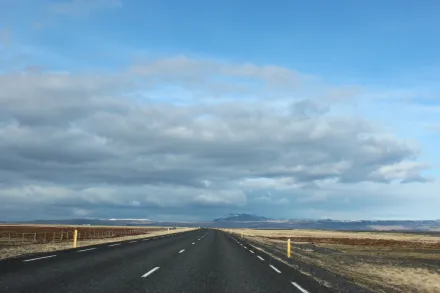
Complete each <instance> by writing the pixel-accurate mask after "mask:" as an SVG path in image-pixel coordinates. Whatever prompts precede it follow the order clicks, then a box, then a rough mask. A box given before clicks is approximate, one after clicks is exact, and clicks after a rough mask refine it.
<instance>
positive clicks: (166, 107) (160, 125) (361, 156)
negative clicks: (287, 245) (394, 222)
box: [0, 57, 427, 218]
mask: <svg viewBox="0 0 440 293" xmlns="http://www.w3.org/2000/svg"><path fill="white" fill-rule="evenodd" d="M151 64H152V65H149V66H147V67H144V66H141V67H137V69H136V67H133V68H132V70H131V71H130V72H121V73H119V74H101V75H74V74H69V73H64V74H60V73H50V72H44V71H39V72H35V71H26V72H22V73H6V74H1V75H0V88H2V91H1V92H0V203H2V204H3V207H4V208H3V209H0V212H5V213H8V210H10V211H11V210H14V211H21V212H25V211H26V209H27V208H26V207H25V206H30V205H33V206H34V207H35V211H39V212H43V211H45V212H47V213H49V214H50V215H52V216H53V217H59V216H60V210H64V211H65V214H71V215H80V214H81V213H83V214H87V215H99V216H106V215H107V216H115V213H117V214H121V216H129V215H130V214H131V213H134V211H136V213H138V214H141V213H148V214H146V215H145V214H142V216H146V217H150V216H151V215H153V218H154V216H155V215H156V217H157V218H160V217H163V218H169V217H170V213H171V212H173V213H174V214H175V215H179V214H180V216H182V208H183V207H187V208H188V209H189V210H191V211H197V212H198V214H199V215H200V217H201V218H203V217H212V212H208V210H211V211H215V212H218V213H220V212H221V211H225V210H234V209H237V210H240V209H241V210H243V209H246V208H249V209H251V208H256V206H255V204H256V202H261V199H260V200H257V198H261V196H262V195H264V194H267V192H273V193H276V194H274V195H273V197H272V200H271V201H270V202H271V203H272V204H273V205H275V206H281V207H283V208H284V206H285V208H286V210H285V211H284V213H285V214H287V213H289V211H288V207H289V206H291V205H295V204H297V203H300V202H301V201H300V200H299V199H298V198H309V197H310V198H313V197H315V198H321V199H326V198H334V195H332V196H328V195H325V196H323V195H322V192H323V191H322V188H323V185H322V184H323V182H324V186H325V184H326V183H325V182H333V183H332V184H334V185H335V186H340V185H346V186H348V185H350V186H356V184H365V183H366V182H367V183H371V184H379V185H383V184H384V183H387V184H395V183H399V182H424V181H425V179H424V177H423V176H422V174H421V172H422V171H423V170H424V169H425V168H427V166H426V165H424V164H422V163H419V162H417V160H416V159H417V156H418V153H419V150H418V148H417V147H415V146H413V145H412V144H409V143H407V142H405V141H402V140H399V139H397V138H395V137H393V136H392V135H384V134H383V131H382V130H381V129H378V128H377V127H375V126H372V125H371V124H370V123H369V122H368V121H366V120H364V119H362V118H360V117H353V116H344V115H337V116H335V115H329V109H330V107H331V105H330V104H328V103H323V104H320V103H319V101H320V100H317V99H304V98H292V99H291V100H287V101H285V103H286V104H287V105H289V107H288V109H290V110H289V111H280V109H279V107H278V105H274V106H271V104H270V102H268V101H265V100H261V99H260V98H255V99H251V100H238V101H235V102H231V101H230V100H228V99H225V100H223V99H218V100H217V102H216V103H205V102H203V100H202V101H199V102H192V103H188V104H185V105H177V104H175V103H172V102H169V101H167V100H160V99H158V98H151V99H147V98H145V95H146V93H147V96H148V95H150V96H154V94H155V93H157V91H156V85H160V84H162V83H169V84H174V85H179V86H184V87H186V90H189V89H192V88H193V87H194V88H196V81H199V82H203V81H207V82H208V83H209V82H210V81H212V78H213V77H214V76H219V75H221V76H222V78H223V79H224V80H225V81H228V80H230V81H231V82H232V83H234V82H235V79H236V78H243V77H245V78H249V79H252V80H253V82H255V83H257V87H258V86H262V87H266V86H268V87H271V88H273V89H279V90H280V91H286V88H288V87H292V88H300V87H301V86H302V84H303V83H302V81H301V77H300V76H301V74H298V73H295V72H294V71H291V70H289V69H284V68H278V67H271V66H257V65H249V64H244V65H243V64H232V63H226V64H225V63H222V62H218V61H209V60H189V59H187V58H184V57H177V58H168V59H165V60H157V61H155V62H152V63H151ZM178 68H180V69H178ZM175 69H176V70H175ZM139 75H140V76H142V78H145V79H149V81H151V80H152V81H154V82H153V83H149V82H147V83H143V82H139V80H137V78H138V77H139ZM240 83H241V81H240ZM208 88H209V87H207V88H206V90H207V91H208ZM209 90H211V89H209ZM139 92H142V93H143V95H141V96H139V95H138V93H139ZM175 94H179V91H177V92H176V93H175ZM324 100H325V99H324ZM332 186H333V185H332ZM306 202H307V201H303V202H302V204H306ZM312 202H313V203H316V201H309V202H308V204H311V203H312ZM23 203H26V204H25V206H23ZM267 205H270V204H269V203H268V204H267ZM265 206H266V205H265ZM259 208H260V209H261V208H262V206H261V205H260V206H259ZM263 208H264V207H263ZM315 208H318V207H315ZM6 209H7V210H6ZM124 213H125V214H124ZM24 214H26V213H24ZM122 214H124V215H122ZM28 215H29V214H28ZM61 215H62V214H61ZM161 215H162V216H161ZM191 215H194V214H193V212H189V215H188V216H191Z"/></svg>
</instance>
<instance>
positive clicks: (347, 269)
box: [224, 229, 440, 293]
mask: <svg viewBox="0 0 440 293" xmlns="http://www.w3.org/2000/svg"><path fill="white" fill-rule="evenodd" d="M224 230H226V231H231V230H232V232H233V233H236V234H237V235H241V234H243V236H244V237H246V238H248V239H251V240H253V241H256V242H258V243H261V244H262V245H263V246H264V245H266V247H267V246H269V247H270V248H273V249H274V250H277V251H279V252H280V253H285V250H286V241H285V239H287V238H291V239H294V240H295V241H294V242H292V244H293V245H292V258H293V259H294V260H297V261H299V262H302V263H307V264H310V265H313V266H315V267H319V268H323V269H325V270H328V271H330V272H332V273H334V274H336V275H339V276H342V277H344V278H347V279H349V280H351V281H352V282H354V283H356V284H359V285H361V286H362V287H365V288H369V289H371V290H373V291H374V292H402V293H403V292H405V293H406V292H422V293H437V292H440V249H438V248H437V247H439V246H438V245H439V244H440V237H436V236H432V235H421V234H408V233H402V234H399V233H374V232H362V233H360V232H333V231H318V230H275V231H271V230H252V229H224ZM324 281H325V280H324Z"/></svg>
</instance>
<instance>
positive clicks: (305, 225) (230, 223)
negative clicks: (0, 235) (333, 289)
mask: <svg viewBox="0 0 440 293" xmlns="http://www.w3.org/2000/svg"><path fill="white" fill-rule="evenodd" d="M15 223H17V222H15ZM18 223H19V224H52V225H91V226H165V227H166V226H169V227H173V226H174V227H212V228H251V229H319V230H340V231H399V232H430V233H434V234H440V220H425V221H411V220H398V221H394V220H359V221H357V220H356V221H341V220H331V219H326V220H296V219H289V220H274V219H270V218H266V217H263V216H258V215H252V214H227V215H224V216H221V217H219V218H216V219H214V220H212V221H207V222H159V221H152V220H149V219H66V220H35V221H26V222H25V221H23V222H18ZM2 224H8V222H3V223H2Z"/></svg>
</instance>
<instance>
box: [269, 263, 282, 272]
mask: <svg viewBox="0 0 440 293" xmlns="http://www.w3.org/2000/svg"><path fill="white" fill-rule="evenodd" d="M269 266H270V267H271V268H272V270H274V271H275V272H277V273H278V274H281V271H280V270H279V269H277V268H276V267H274V266H273V265H269Z"/></svg>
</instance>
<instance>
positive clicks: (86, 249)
mask: <svg viewBox="0 0 440 293" xmlns="http://www.w3.org/2000/svg"><path fill="white" fill-rule="evenodd" d="M94 249H97V248H96V247H93V248H87V249H82V250H78V251H77V252H84V251H89V250H94Z"/></svg>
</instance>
